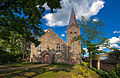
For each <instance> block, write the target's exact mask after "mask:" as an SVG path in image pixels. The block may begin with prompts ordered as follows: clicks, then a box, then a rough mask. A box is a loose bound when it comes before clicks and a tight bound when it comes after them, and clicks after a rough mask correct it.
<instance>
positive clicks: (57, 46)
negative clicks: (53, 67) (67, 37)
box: [56, 43, 60, 52]
mask: <svg viewBox="0 0 120 78" xmlns="http://www.w3.org/2000/svg"><path fill="white" fill-rule="evenodd" d="M56 52H60V44H59V43H58V44H57V45H56Z"/></svg>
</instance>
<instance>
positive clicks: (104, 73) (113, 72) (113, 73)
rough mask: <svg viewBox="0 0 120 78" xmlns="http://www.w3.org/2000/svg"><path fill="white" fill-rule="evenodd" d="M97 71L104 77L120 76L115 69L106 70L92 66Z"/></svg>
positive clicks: (116, 77)
mask: <svg viewBox="0 0 120 78" xmlns="http://www.w3.org/2000/svg"><path fill="white" fill-rule="evenodd" d="M92 70H94V71H95V72H97V73H98V74H99V75H101V76H102V77H103V78H120V76H118V75H117V73H116V72H115V71H114V70H113V71H109V72H107V71H104V70H97V69H96V68H94V67H93V68H92Z"/></svg>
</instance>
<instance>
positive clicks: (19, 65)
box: [9, 62, 40, 67]
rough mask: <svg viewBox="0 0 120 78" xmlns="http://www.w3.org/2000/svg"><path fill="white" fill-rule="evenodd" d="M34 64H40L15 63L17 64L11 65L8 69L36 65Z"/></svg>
mask: <svg viewBox="0 0 120 78" xmlns="http://www.w3.org/2000/svg"><path fill="white" fill-rule="evenodd" d="M36 64H40V63H37V62H35V63H33V62H20V63H17V64H11V65H9V66H10V67H21V66H29V65H36Z"/></svg>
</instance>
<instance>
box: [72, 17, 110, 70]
mask: <svg viewBox="0 0 120 78" xmlns="http://www.w3.org/2000/svg"><path fill="white" fill-rule="evenodd" d="M78 25H79V26H80V28H81V34H80V35H79V36H78V37H74V38H73V41H77V40H81V45H82V47H86V48H87V49H88V52H89V57H90V68H91V67H92V58H95V56H96V54H100V53H103V51H98V49H99V47H100V45H102V46H105V47H107V46H108V45H107V44H108V40H107V38H105V36H104V32H103V31H104V22H102V21H101V20H97V21H93V18H89V19H85V18H84V17H83V16H82V19H81V20H80V21H79V24H78ZM104 43H106V44H104Z"/></svg>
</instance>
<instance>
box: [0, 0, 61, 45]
mask: <svg viewBox="0 0 120 78" xmlns="http://www.w3.org/2000/svg"><path fill="white" fill-rule="evenodd" d="M44 3H47V5H48V6H49V7H50V8H51V11H52V12H53V9H54V8H60V7H61V6H60V0H1V1H0V39H3V40H6V39H8V37H9V32H10V31H15V32H17V33H18V34H20V35H22V37H23V38H25V40H26V41H30V42H33V43H36V45H38V44H39V43H38V41H37V39H36V38H35V37H37V36H38V35H39V36H41V35H42V34H43V30H42V26H41V25H40V24H42V22H41V21H40V20H41V19H42V17H43V13H44V12H45V7H44V6H43V5H44ZM37 6H39V7H37ZM31 30H32V31H33V32H31Z"/></svg>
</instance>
